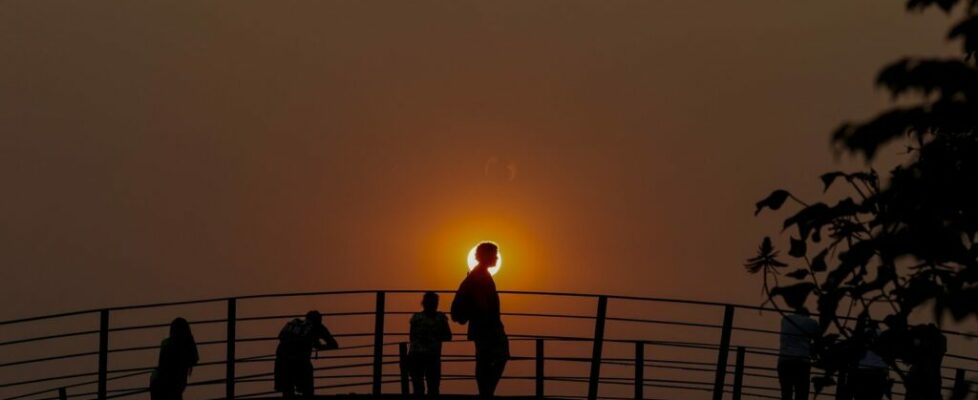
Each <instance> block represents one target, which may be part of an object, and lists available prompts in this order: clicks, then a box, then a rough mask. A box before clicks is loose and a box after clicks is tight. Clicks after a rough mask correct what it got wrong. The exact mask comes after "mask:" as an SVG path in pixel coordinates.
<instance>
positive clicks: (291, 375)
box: [275, 311, 339, 398]
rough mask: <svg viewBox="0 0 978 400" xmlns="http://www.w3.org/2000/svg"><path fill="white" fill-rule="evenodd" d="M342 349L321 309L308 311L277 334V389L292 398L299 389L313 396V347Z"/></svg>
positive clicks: (310, 396)
mask: <svg viewBox="0 0 978 400" xmlns="http://www.w3.org/2000/svg"><path fill="white" fill-rule="evenodd" d="M336 348H339V344H337V343H336V339H334V338H333V335H331V334H330V333H329V329H326V326H325V325H323V316H322V314H320V313H319V311H309V312H308V313H306V319H305V320H301V319H299V318H296V319H293V320H291V321H289V322H288V323H287V324H285V327H283V328H282V331H281V332H279V334H278V347H277V348H276V349H275V391H277V392H282V397H284V398H293V397H295V396H296V392H298V393H301V394H302V396H303V397H305V398H312V397H313V394H314V393H313V392H314V385H313V368H312V360H311V358H312V350H313V349H316V350H331V349H336Z"/></svg>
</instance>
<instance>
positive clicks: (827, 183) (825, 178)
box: [821, 171, 846, 192]
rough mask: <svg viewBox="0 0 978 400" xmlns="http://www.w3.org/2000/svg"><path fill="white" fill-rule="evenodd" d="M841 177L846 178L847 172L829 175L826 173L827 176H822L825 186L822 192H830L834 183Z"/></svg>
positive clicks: (830, 173)
mask: <svg viewBox="0 0 978 400" xmlns="http://www.w3.org/2000/svg"><path fill="white" fill-rule="evenodd" d="M840 176H846V174H845V172H842V171H834V172H829V173H826V174H822V176H821V179H822V184H823V185H824V186H825V187H824V188H823V189H822V192H827V191H828V190H829V187H830V186H832V182H835V179H836V178H838V177H840Z"/></svg>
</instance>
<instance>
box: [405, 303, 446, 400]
mask: <svg viewBox="0 0 978 400" xmlns="http://www.w3.org/2000/svg"><path fill="white" fill-rule="evenodd" d="M421 306H422V307H423V308H424V311H422V312H419V313H415V314H414V315H413V316H411V334H410V338H411V347H410V349H409V350H408V370H409V371H410V373H411V382H412V383H413V385H414V395H415V396H416V397H423V396H424V395H425V381H427V383H428V391H427V394H428V396H432V397H435V396H438V394H439V390H438V387H439V383H440V382H441V343H442V342H447V341H450V340H452V331H451V329H450V328H449V327H448V317H446V316H445V313H443V312H439V311H438V294H437V293H435V292H427V293H425V294H424V297H422V299H421Z"/></svg>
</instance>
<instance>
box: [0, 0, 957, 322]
mask: <svg viewBox="0 0 978 400" xmlns="http://www.w3.org/2000/svg"><path fill="white" fill-rule="evenodd" d="M946 18H947V17H945V16H943V15H941V14H937V13H928V14H925V15H923V16H915V15H909V14H907V13H906V12H905V11H904V10H903V8H902V7H901V5H900V4H899V2H893V1H883V0H876V1H863V2H850V1H828V2H825V1H822V2H783V1H774V0H764V1H753V2H720V1H713V2H689V1H685V2H680V1H649V2H635V1H587V2H582V1H566V0H562V1H498V2H472V1H452V2H439V1H430V2H429V1H422V2H410V3H408V2H397V1H389V2H386V1H385V2H380V1H376V2H302V1H287V2H255V1H236V2H180V3H173V2H165V1H159V2H154V1H139V2H130V1H100V2H87V1H86V2H71V1H48V2H37V1H29V0H24V1H10V0H7V1H3V2H0V54H2V59H3V62H0V185H2V196H0V264H2V265H3V271H4V272H3V279H2V280H0V291H2V293H3V298H4V302H3V303H2V304H0V316H3V318H4V319H9V318H15V317H19V316H24V315H33V314H39V313H46V312H57V311H64V310H70V309H78V308H88V307H102V306H112V305H120V304H131V303H140V302H153V301H164V300H175V299H187V298H200V297H217V296H227V295H237V294H245V293H260V292H280V291H292V290H335V289H355V288H454V287H455V285H456V284H457V283H458V281H459V280H460V279H461V278H462V277H463V276H464V274H465V255H466V253H467V252H468V250H469V249H470V248H471V246H472V245H474V244H475V243H476V242H477V241H479V240H482V239H492V240H495V241H497V242H498V243H499V244H500V246H501V249H502V252H503V254H504V256H505V257H506V258H505V260H506V262H505V265H504V267H503V270H502V271H501V272H500V274H499V275H497V282H498V285H499V287H500V288H501V289H514V290H518V289H541V290H562V291H582V292H609V293H621V294H642V295H655V296H664V297H683V298H699V299H708V300H719V301H730V302H741V303H752V304H756V303H758V302H759V301H760V291H759V286H758V282H757V281H756V277H752V276H748V275H746V274H745V273H744V272H743V269H742V268H741V267H740V264H741V263H742V260H743V259H744V258H746V257H747V256H749V255H750V254H751V251H752V249H753V247H754V246H755V244H756V243H757V242H758V241H759V239H760V238H761V237H762V236H763V235H765V234H768V233H769V232H771V228H772V227H774V226H777V224H778V221H777V219H776V218H777V217H776V216H768V217H761V218H754V217H753V216H752V211H753V209H752V207H753V202H754V201H756V200H757V199H759V198H761V197H763V196H764V195H766V194H767V193H768V191H769V190H771V189H773V188H775V187H779V186H786V187H788V188H790V189H792V190H793V191H796V192H798V193H802V194H805V193H809V194H812V193H816V192H817V191H818V190H820V186H819V182H818V181H817V178H816V177H817V174H818V173H820V172H822V171H825V170H827V169H830V168H845V167H849V166H857V165H861V164H860V163H859V162H858V160H847V159H845V158H843V159H841V160H839V161H836V160H834V159H833V156H832V154H831V152H830V151H829V143H828V134H829V132H830V131H831V130H832V129H833V128H834V127H835V126H836V125H837V124H838V123H840V122H842V121H843V120H846V119H850V118H862V117H867V116H869V115H871V114H872V113H873V112H874V111H876V110H878V109H880V108H881V107H882V105H884V104H885V102H886V100H887V99H885V98H883V96H882V95H881V94H879V93H876V92H874V91H873V89H872V81H873V78H874V76H875V73H876V71H877V70H878V69H879V67H880V66H881V65H883V64H884V63H885V62H888V61H891V60H893V59H896V58H898V57H902V56H905V55H920V54H948V53H951V52H952V51H954V49H953V48H951V47H949V46H943V47H942V44H941V43H942V40H943V35H944V29H945V27H946V26H947V19H946ZM704 277H706V279H704ZM721 283H722V284H723V286H722V288H723V290H720V289H721Z"/></svg>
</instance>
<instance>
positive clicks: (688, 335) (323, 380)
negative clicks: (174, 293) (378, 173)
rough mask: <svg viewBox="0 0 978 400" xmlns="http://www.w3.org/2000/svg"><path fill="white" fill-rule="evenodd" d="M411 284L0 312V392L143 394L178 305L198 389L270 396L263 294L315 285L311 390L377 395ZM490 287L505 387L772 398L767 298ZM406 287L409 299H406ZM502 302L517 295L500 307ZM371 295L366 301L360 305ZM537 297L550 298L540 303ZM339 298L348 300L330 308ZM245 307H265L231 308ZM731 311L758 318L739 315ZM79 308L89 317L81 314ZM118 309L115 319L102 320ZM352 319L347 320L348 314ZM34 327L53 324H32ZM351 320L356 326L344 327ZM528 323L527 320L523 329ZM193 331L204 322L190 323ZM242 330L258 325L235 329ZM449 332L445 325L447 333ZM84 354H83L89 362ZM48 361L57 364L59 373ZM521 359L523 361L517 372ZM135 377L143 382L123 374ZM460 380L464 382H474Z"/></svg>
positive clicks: (269, 299) (46, 398)
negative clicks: (741, 301)
mask: <svg viewBox="0 0 978 400" xmlns="http://www.w3.org/2000/svg"><path fill="white" fill-rule="evenodd" d="M423 292H424V291H421V290H387V291H368V290H360V291H333V292H307V293H277V294H265V295H251V296H240V297H234V298H216V299H204V300H194V301H181V302H170V303H158V304H146V305H135V306H124V307H113V308H107V309H99V310H86V311H77V312H69V313H60V314H52V315H45V316H37V317H30V318H21V319H15V320H8V321H0V376H8V375H17V374H19V375H20V377H19V378H9V379H8V378H3V380H2V381H0V398H4V399H7V400H56V399H58V400H67V399H93V398H94V399H97V400H105V399H112V398H123V397H126V398H133V397H140V396H142V397H146V396H147V393H148V375H149V374H150V373H151V372H152V369H153V367H154V365H155V360H156V352H155V350H157V349H158V346H156V345H152V344H147V343H146V342H145V340H159V339H160V338H162V336H165V332H163V331H162V330H164V329H165V328H166V327H168V326H169V324H168V323H164V322H167V321H169V320H170V319H172V317H175V316H186V315H185V314H187V313H190V314H194V315H197V316H198V317H188V319H189V320H190V321H191V324H192V326H193V327H194V330H195V336H198V347H199V348H201V354H202V358H201V362H200V363H199V364H198V366H197V367H196V369H197V370H198V371H200V370H204V372H195V375H194V376H193V377H192V379H191V382H190V387H191V388H202V389H201V391H200V392H199V393H197V395H198V396H197V397H210V398H228V399H233V398H242V399H244V398H256V397H267V396H271V395H274V392H272V391H271V386H272V385H271V381H272V372H271V369H272V368H271V363H272V362H273V361H274V355H273V354H271V350H272V349H273V348H274V344H275V341H276V340H277V339H276V337H275V336H274V334H277V332H278V330H277V328H278V327H280V326H281V324H282V323H283V322H284V321H287V320H288V319H290V318H294V317H297V316H300V314H282V313H281V308H282V307H286V305H283V304H279V305H274V304H269V303H274V302H283V301H284V302H287V303H290V304H288V307H289V308H290V309H291V310H293V311H295V310H301V309H304V308H299V307H301V306H300V304H301V305H310V304H313V305H317V306H321V305H323V303H321V302H319V301H311V300H309V299H310V298H320V297H321V298H324V299H326V300H327V301H329V305H328V306H325V307H319V308H321V309H322V308H325V309H326V312H324V316H325V317H326V318H327V325H328V326H329V327H330V328H331V329H334V330H335V331H334V333H335V334H334V336H336V337H337V339H338V340H340V341H341V344H342V348H341V351H331V352H325V353H324V354H323V355H322V356H319V355H317V361H316V367H315V372H316V379H317V380H316V382H317V391H319V392H325V393H341V392H343V391H346V392H347V393H348V392H349V391H350V390H354V391H355V393H360V394H371V395H375V396H376V395H382V394H407V393H408V390H409V384H408V377H407V372H406V370H405V367H404V366H405V362H406V353H407V351H406V350H407V348H406V345H405V341H406V339H407V336H408V334H407V333H406V332H405V331H404V330H395V329H388V328H389V327H390V326H391V324H388V319H392V318H402V317H407V316H409V315H410V314H412V313H414V312H415V311H412V310H408V309H407V308H406V307H403V304H416V302H415V300H418V297H419V296H417V295H419V294H421V293H423ZM439 293H443V294H451V293H453V292H452V291H439ZM500 294H501V295H502V298H503V303H504V306H503V309H504V310H510V312H505V313H503V317H504V322H505V323H506V324H507V328H508V329H507V330H508V331H509V333H510V335H509V336H510V340H511V341H512V342H513V343H514V348H519V349H523V350H525V351H514V354H513V357H512V359H511V364H510V365H512V366H514V367H515V366H519V365H527V366H529V367H532V368H529V367H528V368H523V367H519V368H514V367H508V368H507V373H506V374H505V376H504V377H503V379H504V380H505V381H506V382H516V383H521V385H522V386H520V387H519V388H516V389H518V390H516V391H515V392H514V394H520V395H524V396H526V395H534V396H536V397H539V398H543V397H560V398H586V399H589V400H594V399H620V398H629V399H632V398H633V399H644V398H683V399H689V398H704V399H705V398H712V399H713V400H720V399H723V398H724V397H725V396H726V397H727V398H732V399H734V400H740V399H747V398H755V399H777V398H779V392H778V385H777V373H776V368H775V366H774V365H775V360H776V358H777V352H778V349H777V347H776V346H777V339H778V336H777V335H778V334H779V332H778V330H777V329H776V327H775V326H774V325H772V324H773V323H776V322H777V321H778V318H776V317H777V315H776V314H772V312H773V311H775V310H773V309H768V308H763V307H756V306H745V305H734V304H723V303H715V302H705V301H692V300H678V299H667V298H652V297H637V296H614V295H595V294H580V293H555V292H529V291H503V292H500ZM394 296H400V300H401V301H400V302H397V301H392V300H391V298H392V297H394ZM408 296H410V297H408ZM407 299H410V300H408V301H407V302H406V303H405V300H407ZM320 301H321V300H320ZM508 302H512V303H513V304H515V305H516V307H509V304H507V303H508ZM592 302H593V303H592ZM370 303H372V309H363V308H362V307H363V306H364V305H365V304H370ZM547 303H552V304H551V305H550V306H549V307H548V306H547ZM568 303H575V304H568ZM589 304H590V305H589ZM350 306H355V307H357V308H356V309H354V310H342V311H334V310H337V309H340V308H343V307H350ZM590 307H593V308H590ZM174 308H177V309H179V310H173V309H174ZM249 308H254V309H256V310H263V309H271V310H273V311H277V312H269V311H256V312H252V313H247V312H242V310H248V309H249ZM307 308H316V307H306V308H305V309H307ZM524 308H526V309H525V310H524ZM541 308H549V309H541ZM554 308H557V309H560V310H553V309H554ZM664 309H671V310H672V312H673V313H675V314H678V316H676V317H662V316H661V315H660V316H659V317H656V318H653V317H650V316H649V314H669V312H663V310H664ZM208 311H209V312H208ZM754 313H757V315H754ZM765 313H767V314H765ZM214 314H223V315H214ZM133 316H135V317H137V318H138V317H141V318H149V319H151V320H153V322H152V323H145V322H143V323H135V324H127V323H124V322H125V321H126V320H127V319H128V318H132V317H133ZM96 317H97V318H96ZM737 317H740V318H742V319H747V320H749V319H751V318H754V319H756V320H757V321H754V322H751V321H744V322H743V323H740V324H738V323H737ZM79 319H82V320H86V319H87V321H85V322H79V321H77V320H79ZM116 319H118V320H120V321H123V323H115V324H113V322H114V321H115V320H116ZM353 320H359V322H358V323H357V322H347V321H353ZM520 321H526V322H524V323H521V322H520ZM531 321H532V322H531ZM711 321H715V322H711ZM402 322H403V321H402ZM85 323H92V324H93V325H94V326H95V327H97V329H91V328H90V329H80V330H73V331H64V330H63V329H60V328H62V327H63V326H65V325H71V326H84V324H85ZM96 323H97V324H96ZM371 325H372V329H371V328H370V326H371ZM405 325H406V324H402V326H404V327H406V326H405ZM611 325H614V326H611ZM766 326H767V327H766ZM43 327H47V328H49V329H52V330H54V332H53V333H46V332H41V331H42V329H40V328H43ZM351 327H360V328H361V329H354V330H351V331H348V330H347V329H349V328H351ZM337 328H342V329H339V330H337ZM532 330H535V331H537V332H530V331H532ZM575 330H576V332H575ZM18 331H19V332H18ZM198 331H206V332H202V333H203V334H198ZM160 332H163V334H161V333H160ZM221 332H223V335H221ZM248 332H265V333H267V334H270V335H247V333H248ZM946 334H948V335H949V337H951V338H952V339H955V340H957V339H962V340H963V339H970V338H971V337H973V335H968V334H964V333H960V332H946ZM616 335H617V336H616ZM222 336H223V337H222ZM461 336H462V335H460V334H459V333H458V332H456V337H461ZM92 338H94V339H97V340H96V341H95V346H93V348H81V349H78V350H74V351H68V352H63V353H62V352H58V353H56V354H44V353H45V352H44V350H49V349H56V348H57V345H56V343H57V342H59V341H61V342H69V343H68V345H67V347H69V348H72V349H75V348H77V347H80V346H79V345H78V344H77V343H75V344H72V343H74V342H78V341H84V340H90V339H92ZM146 338H149V339H146ZM358 342H362V343H359V344H358ZM517 343H519V344H520V345H518V346H517V345H516V344H517ZM962 343H963V342H962ZM524 344H525V345H524ZM82 346H83V345H82ZM112 346H114V347H112ZM394 348H396V351H394V350H393V349H394ZM524 348H525V349H524ZM952 348H953V347H952ZM965 348H968V347H967V346H965ZM388 349H391V350H388ZM608 349H611V350H612V351H609V350H608ZM222 350H223V351H222ZM51 351H54V350H51ZM731 352H733V353H734V354H733V363H732V365H731V363H729V362H728V361H729V357H730V355H731V354H730V353H731ZM548 353H551V354H548ZM588 354H589V355H588ZM945 360H946V362H945V371H944V372H945V374H944V378H945V389H946V390H950V389H951V388H952V387H954V386H955V385H961V384H963V383H965V382H966V380H967V377H968V375H969V374H976V373H978V358H976V357H975V354H960V353H951V354H948V355H947V356H946V358H945ZM92 361H94V362H92ZM473 361H474V358H473V356H472V355H471V349H469V350H468V351H466V350H465V349H463V350H462V351H460V352H452V351H446V352H445V353H444V355H443V363H444V364H445V365H446V369H447V370H448V372H447V373H446V374H445V375H444V376H443V381H445V382H446V384H448V383H452V382H465V381H472V380H473V379H474V377H473V376H472V375H471V374H469V373H464V372H463V371H464V369H467V370H468V371H471V367H470V364H471V363H472V362H473ZM581 365H584V366H587V370H586V373H584V372H583V371H581V372H579V373H578V372H575V371H578V370H579V369H580V368H578V367H576V366H581ZM92 366H94V367H95V368H94V369H91V367H92ZM603 367H604V368H603ZM463 368H464V369H463ZM58 370H64V371H67V372H61V373H59V372H57V371H58ZM524 370H525V371H526V372H521V371H524ZM137 379H141V380H142V383H141V384H140V383H133V382H136V380H137ZM124 383H129V384H128V385H125V384H124ZM222 386H223V390H221V387H222ZM558 386H559V387H558ZM585 386H586V388H585ZM246 387H247V388H246ZM249 389H250V390H249ZM392 389H393V390H392ZM557 389H561V390H557ZM894 389H895V390H894V391H893V394H894V397H895V398H898V397H901V396H902V395H903V393H902V392H901V391H900V390H899V389H900V384H899V382H898V383H897V385H895V386H894ZM463 390H464V391H467V392H468V393H472V392H474V391H475V390H474V384H472V385H469V387H468V389H463ZM443 393H445V391H443ZM826 394H827V395H828V396H842V393H841V391H840V392H839V393H836V391H834V390H830V391H829V392H828V393H826ZM191 397H193V396H191Z"/></svg>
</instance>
